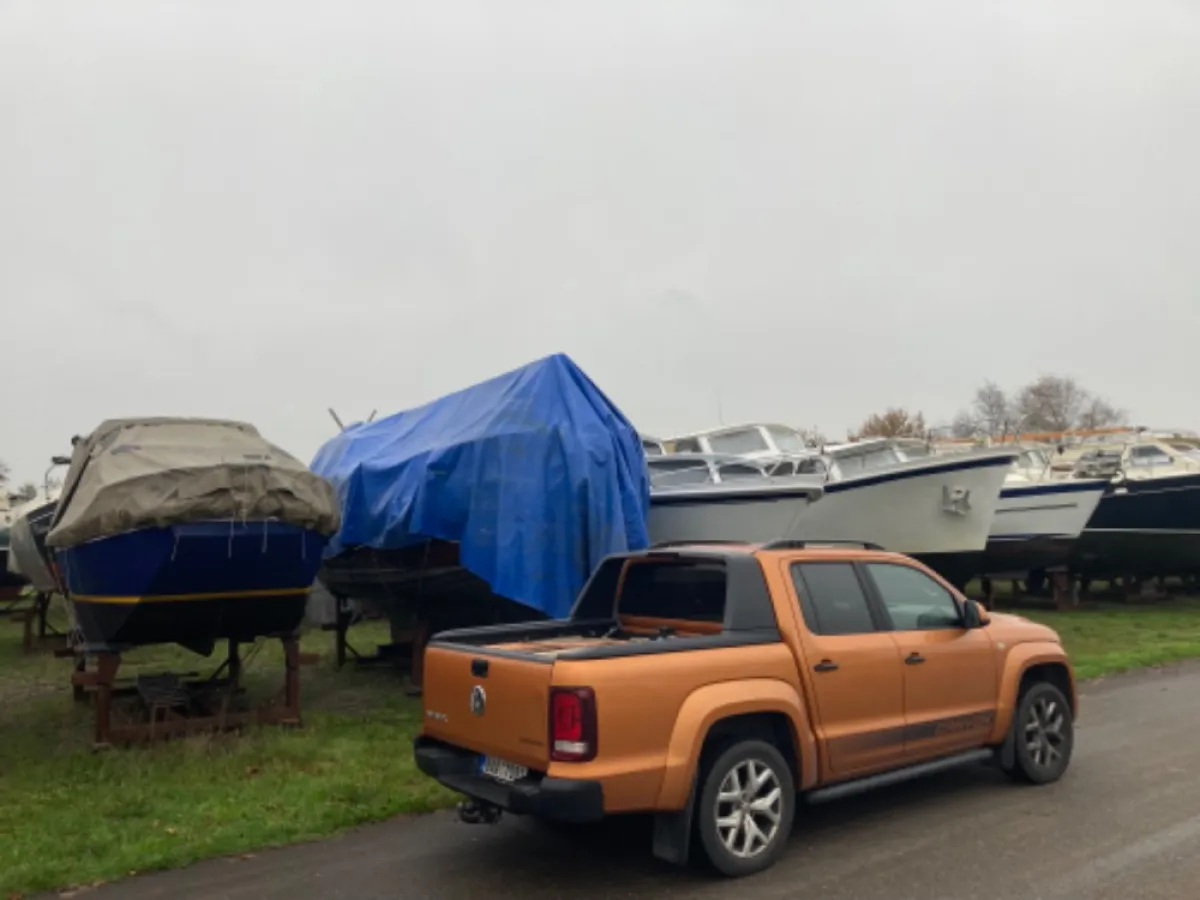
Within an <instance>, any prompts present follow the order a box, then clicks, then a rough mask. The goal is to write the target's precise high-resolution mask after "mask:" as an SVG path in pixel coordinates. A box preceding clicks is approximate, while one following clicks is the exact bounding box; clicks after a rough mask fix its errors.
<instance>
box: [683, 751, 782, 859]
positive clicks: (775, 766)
mask: <svg viewBox="0 0 1200 900" xmlns="http://www.w3.org/2000/svg"><path fill="white" fill-rule="evenodd" d="M751 781H754V782H756V783H757V785H758V786H757V787H755V786H754V785H753V784H750V783H749V782H751ZM730 795H732V796H730ZM795 814H796V788H795V782H794V781H793V779H792V771H791V768H790V767H789V766H788V764H787V761H786V760H785V759H784V758H783V754H781V753H780V752H779V750H777V749H776V748H775V746H774V745H772V744H768V743H767V742H765V741H757V740H745V741H739V742H737V743H735V744H733V745H732V746H729V747H727V748H726V749H724V750H723V751H721V753H720V754H719V755H718V756H717V757H716V759H714V760H713V762H712V764H711V765H708V766H706V767H705V774H704V778H703V781H702V782H701V788H700V797H699V802H698V803H697V804H696V809H695V816H696V830H697V832H698V834H699V837H700V845H701V847H703V848H704V855H705V857H706V858H707V859H708V861H709V863H710V864H711V865H712V867H713V868H714V869H716V870H717V871H718V872H719V873H720V874H722V875H724V876H726V877H728V878H741V877H743V876H746V875H753V874H755V873H756V872H761V871H763V870H764V869H768V868H770V867H771V866H772V865H774V863H775V860H776V859H778V858H779V854H780V853H782V852H783V849H784V847H785V846H787V839H788V835H789V834H791V831H792V820H793V818H794V816H795ZM747 823H749V825H750V828H749V829H747V827H746V826H747ZM747 844H749V846H748V847H747Z"/></svg>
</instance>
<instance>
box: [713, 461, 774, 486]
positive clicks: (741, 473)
mask: <svg viewBox="0 0 1200 900" xmlns="http://www.w3.org/2000/svg"><path fill="white" fill-rule="evenodd" d="M717 474H718V475H719V476H720V477H721V481H723V482H728V481H761V480H762V479H763V477H764V475H763V471H762V469H760V468H759V467H758V466H748V465H746V464H745V463H725V464H724V465H722V466H718V467H717Z"/></svg>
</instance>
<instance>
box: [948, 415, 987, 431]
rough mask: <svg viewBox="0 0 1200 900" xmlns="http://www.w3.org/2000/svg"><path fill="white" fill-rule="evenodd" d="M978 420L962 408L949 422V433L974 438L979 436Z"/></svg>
mask: <svg viewBox="0 0 1200 900" xmlns="http://www.w3.org/2000/svg"><path fill="white" fill-rule="evenodd" d="M982 430H983V429H981V428H980V425H979V420H978V419H977V418H976V417H975V416H974V415H973V414H972V413H971V412H970V411H968V410H965V409H964V410H962V411H961V412H960V413H959V414H958V415H956V416H955V417H954V421H953V422H951V423H950V434H951V435H952V436H954V437H956V438H974V437H979V435H980V432H981V431H982Z"/></svg>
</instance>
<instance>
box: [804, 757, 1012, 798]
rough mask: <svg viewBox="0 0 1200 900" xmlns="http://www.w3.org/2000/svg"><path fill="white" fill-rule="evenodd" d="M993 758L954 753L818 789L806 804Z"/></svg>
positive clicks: (807, 796)
mask: <svg viewBox="0 0 1200 900" xmlns="http://www.w3.org/2000/svg"><path fill="white" fill-rule="evenodd" d="M994 755H995V753H994V751H992V750H990V749H987V748H983V749H979V750H968V751H966V752H965V753H955V754H954V755H953V756H944V757H942V758H941V759H935V760H931V761H930V762H924V763H918V764H917V765H915V766H905V767H904V768H903V769H895V770H893V771H891V772H882V773H880V774H879V775H868V776H867V777H866V778H856V779H855V780H854V781H843V782H842V783H841V784H835V785H832V786H830V787H827V788H819V789H818V790H815V791H813V792H812V793H810V794H806V795H805V799H806V800H807V801H808V802H809V803H828V802H829V801H830V800H841V799H842V798H843V797H852V796H854V795H855V794H861V793H864V792H866V791H873V790H875V789H876V788H883V787H888V786H889V785H893V784H899V783H900V782H902V781H910V780H911V779H913V778H923V777H924V776H926V775H933V774H935V773H937V772H945V771H946V770H948V769H957V768H958V767H959V766H965V765H968V764H970V763H979V762H985V761H986V760H989V759H991V758H992V757H993V756H994Z"/></svg>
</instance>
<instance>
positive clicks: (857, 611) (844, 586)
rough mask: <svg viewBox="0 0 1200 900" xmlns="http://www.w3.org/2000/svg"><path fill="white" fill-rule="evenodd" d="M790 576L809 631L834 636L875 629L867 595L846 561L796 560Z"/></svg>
mask: <svg viewBox="0 0 1200 900" xmlns="http://www.w3.org/2000/svg"><path fill="white" fill-rule="evenodd" d="M792 579H793V580H794V581H795V583H796V593H797V594H799V596H800V611H801V612H802V613H803V614H804V622H805V624H806V625H808V630H809V631H811V632H813V633H814V634H826V635H834V634H866V633H868V632H872V631H874V630H875V623H874V621H872V619H871V609H870V607H869V606H868V605H867V597H866V595H865V594H864V593H863V589H862V585H861V584H859V581H858V576H857V575H856V574H855V572H854V566H852V565H851V564H850V563H824V562H820V563H796V564H794V565H793V566H792Z"/></svg>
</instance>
